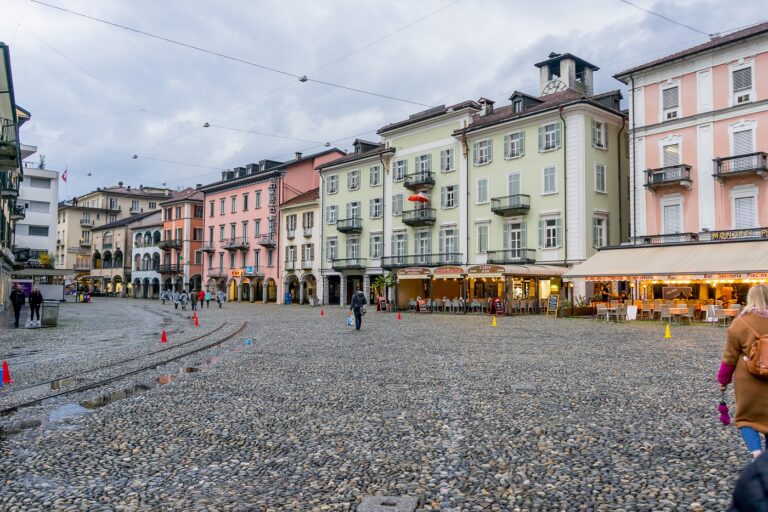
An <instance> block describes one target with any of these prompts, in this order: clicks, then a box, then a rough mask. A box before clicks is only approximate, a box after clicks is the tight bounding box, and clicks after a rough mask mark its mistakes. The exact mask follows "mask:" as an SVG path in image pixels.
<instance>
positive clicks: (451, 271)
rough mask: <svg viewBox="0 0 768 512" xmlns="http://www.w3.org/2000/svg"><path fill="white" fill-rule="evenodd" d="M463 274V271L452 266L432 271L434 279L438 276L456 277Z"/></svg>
mask: <svg viewBox="0 0 768 512" xmlns="http://www.w3.org/2000/svg"><path fill="white" fill-rule="evenodd" d="M463 273H464V269H463V268H461V267H456V266H452V265H446V266H444V267H437V268H436V269H434V270H433V271H432V274H434V275H435V277H438V276H456V275H461V274H463Z"/></svg>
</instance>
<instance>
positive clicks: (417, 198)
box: [408, 192, 429, 203]
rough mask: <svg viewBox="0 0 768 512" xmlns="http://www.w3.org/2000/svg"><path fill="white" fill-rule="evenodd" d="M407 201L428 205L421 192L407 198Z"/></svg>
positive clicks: (426, 198) (427, 200)
mask: <svg viewBox="0 0 768 512" xmlns="http://www.w3.org/2000/svg"><path fill="white" fill-rule="evenodd" d="M408 200H409V201H411V202H413V203H428V202H429V198H428V197H427V196H426V194H424V193H423V192H419V193H418V194H413V195H410V196H408Z"/></svg>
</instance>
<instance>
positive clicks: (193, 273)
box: [159, 188, 205, 291]
mask: <svg viewBox="0 0 768 512" xmlns="http://www.w3.org/2000/svg"><path fill="white" fill-rule="evenodd" d="M160 208H162V210H163V238H162V241H161V242H160V249H161V250H162V251H163V260H162V265H161V266H160V269H159V270H160V274H162V284H163V289H164V290H176V291H181V290H182V289H184V290H188V291H189V290H201V289H202V282H203V253H202V252H200V248H201V247H202V243H203V230H204V227H205V218H204V215H203V193H202V192H200V191H199V190H195V189H193V188H187V189H185V190H182V191H181V192H178V193H176V194H175V197H174V198H173V199H169V200H167V201H162V202H161V203H160Z"/></svg>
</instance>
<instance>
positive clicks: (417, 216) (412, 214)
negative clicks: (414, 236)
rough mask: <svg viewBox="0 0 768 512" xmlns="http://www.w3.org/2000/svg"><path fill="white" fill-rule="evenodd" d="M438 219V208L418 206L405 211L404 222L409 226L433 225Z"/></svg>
mask: <svg viewBox="0 0 768 512" xmlns="http://www.w3.org/2000/svg"><path fill="white" fill-rule="evenodd" d="M436 219H437V210H435V209H434V208H417V209H415V210H406V211H404V212H403V224H407V225H409V226H431V225H433V224H434V223H435V220H436Z"/></svg>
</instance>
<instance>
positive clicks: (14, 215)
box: [10, 204, 26, 220]
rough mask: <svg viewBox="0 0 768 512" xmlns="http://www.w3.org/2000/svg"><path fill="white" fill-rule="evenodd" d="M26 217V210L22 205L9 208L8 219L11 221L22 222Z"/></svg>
mask: <svg viewBox="0 0 768 512" xmlns="http://www.w3.org/2000/svg"><path fill="white" fill-rule="evenodd" d="M25 216H26V209H25V208H24V205H23V204H15V205H13V206H12V207H11V212H10V218H11V220H24V217H25Z"/></svg>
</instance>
